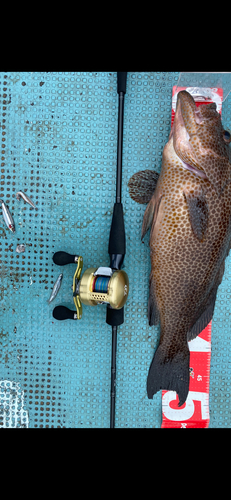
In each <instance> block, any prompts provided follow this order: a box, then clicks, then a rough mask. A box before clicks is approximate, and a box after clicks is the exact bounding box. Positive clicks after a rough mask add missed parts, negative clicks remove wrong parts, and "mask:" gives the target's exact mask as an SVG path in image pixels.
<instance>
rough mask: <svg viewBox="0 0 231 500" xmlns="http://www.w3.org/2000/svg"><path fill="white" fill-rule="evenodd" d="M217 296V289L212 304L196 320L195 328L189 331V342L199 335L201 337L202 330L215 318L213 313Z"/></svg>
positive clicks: (211, 300)
mask: <svg viewBox="0 0 231 500" xmlns="http://www.w3.org/2000/svg"><path fill="white" fill-rule="evenodd" d="M216 295H217V289H216V292H215V293H214V294H213V296H212V297H211V299H210V302H209V304H208V306H207V307H206V309H205V310H204V311H203V313H202V314H201V315H200V317H199V318H198V319H197V320H196V322H195V323H194V325H193V327H192V328H191V329H190V330H189V332H188V335H187V340H188V342H189V341H190V340H193V339H195V338H196V337H197V335H200V333H201V332H202V330H204V328H206V326H207V325H208V324H209V323H210V321H211V319H212V317H213V312H214V307H215V302H216Z"/></svg>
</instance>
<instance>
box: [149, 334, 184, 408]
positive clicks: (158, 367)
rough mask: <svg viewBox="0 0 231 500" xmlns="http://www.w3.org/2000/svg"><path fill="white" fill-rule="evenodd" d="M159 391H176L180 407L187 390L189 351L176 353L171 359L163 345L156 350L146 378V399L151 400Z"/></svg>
mask: <svg viewBox="0 0 231 500" xmlns="http://www.w3.org/2000/svg"><path fill="white" fill-rule="evenodd" d="M160 389H163V390H168V391H176V392H177V394H178V397H179V404H178V406H182V405H183V404H184V403H185V401H186V398H187V395H188V390H189V349H188V345H186V346H185V348H184V349H183V350H180V351H178V352H176V353H175V354H174V355H173V356H172V354H171V357H170V356H168V355H167V354H166V350H165V349H164V348H163V345H161V344H160V345H159V347H158V348H157V350H156V352H155V354H154V357H153V360H152V363H151V366H150V368H149V373H148V378H147V393H148V398H149V399H152V398H153V396H154V394H156V392H158V391H159V390H160Z"/></svg>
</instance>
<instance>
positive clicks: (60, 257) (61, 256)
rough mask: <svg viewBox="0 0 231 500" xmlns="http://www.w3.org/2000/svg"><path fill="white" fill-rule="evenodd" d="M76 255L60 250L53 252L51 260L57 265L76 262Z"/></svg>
mask: <svg viewBox="0 0 231 500" xmlns="http://www.w3.org/2000/svg"><path fill="white" fill-rule="evenodd" d="M76 257H77V258H78V255H71V254H70V253H67V252H62V251H60V252H56V253H54V255H53V262H54V264H56V265H57V266H66V264H74V263H76Z"/></svg>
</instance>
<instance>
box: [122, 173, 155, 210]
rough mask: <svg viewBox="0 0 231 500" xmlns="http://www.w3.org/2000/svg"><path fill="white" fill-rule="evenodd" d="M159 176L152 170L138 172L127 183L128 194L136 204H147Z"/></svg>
mask: <svg viewBox="0 0 231 500" xmlns="http://www.w3.org/2000/svg"><path fill="white" fill-rule="evenodd" d="M158 178H159V174H157V172H155V171H154V170H140V171H139V172H136V173H135V174H133V175H132V177H131V178H130V180H129V182H128V187H129V194H130V196H131V198H132V199H133V200H134V201H136V202H137V203H149V201H150V200H151V197H152V195H153V193H154V191H155V189H156V183H157V181H158Z"/></svg>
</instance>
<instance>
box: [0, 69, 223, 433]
mask: <svg viewBox="0 0 231 500" xmlns="http://www.w3.org/2000/svg"><path fill="white" fill-rule="evenodd" d="M178 76H179V74H178V73H128V77H127V93H126V96H125V112H124V147H123V188H122V202H123V207H124V217H125V230H126V244H127V251H126V256H125V261H124V270H125V271H126V272H127V273H128V276H129V281H130V292H129V297H128V301H127V303H126V306H125V321H124V323H123V325H121V326H120V327H119V328H118V347H117V379H116V384H117V386H116V387H117V392H116V421H115V425H116V427H156V428H158V427H160V425H161V393H160V392H159V393H158V394H156V395H155V396H154V398H153V400H149V399H148V398H147V394H146V379H147V373H148V369H149V365H150V362H151V359H152V356H153V352H154V349H155V348H156V345H157V342H158V338H159V328H158V327H156V328H154V327H149V326H148V321H147V302H148V279H149V272H150V262H149V247H148V237H146V238H145V240H144V242H143V243H141V241H140V231H141V224H142V219H143V213H144V210H145V206H140V205H138V204H136V203H135V202H133V201H132V200H131V199H130V197H129V194H128V188H127V184H128V180H129V178H130V177H131V175H132V174H133V173H134V172H137V171H138V170H140V169H145V168H149V169H152V168H155V169H157V170H158V171H159V170H160V166H161V157H162V151H163V147H164V145H165V143H166V141H167V138H168V135H169V131H170V124H171V95H172V87H173V85H176V83H177V81H178ZM210 78H211V86H214V85H215V82H214V81H213V76H212V75H211V76H210ZM230 87H231V83H230ZM0 116H1V118H0V124H1V167H0V168H1V174H0V175H1V183H0V198H1V199H3V200H4V201H5V203H6V204H7V205H8V206H9V209H10V211H11V213H12V214H13V217H14V221H15V225H16V232H15V234H12V233H10V231H9V230H8V229H7V228H6V226H5V224H4V221H3V217H2V213H1V212H0V266H1V275H0V427H16V426H19V427H23V426H26V427H32V428H33V427H109V413H110V365H111V327H110V326H108V325H107V324H106V322H105V317H106V309H105V307H104V306H97V307H92V308H91V307H87V306H83V317H82V319H81V320H80V321H78V322H74V321H70V320H69V321H66V322H58V321H56V320H54V319H53V316H52V310H53V308H54V307H55V306H56V305H58V304H64V305H66V306H69V307H71V308H72V309H73V308H74V305H73V302H72V289H71V286H72V279H73V273H74V270H75V266H73V265H69V266H66V267H64V268H60V267H59V266H55V265H54V264H53V261H52V256H53V253H54V252H56V251H58V250H65V251H67V252H70V253H72V254H74V253H77V254H80V255H82V256H83V261H84V270H85V269H87V268H88V267H91V266H99V265H109V256H108V251H107V248H108V237H109V230H110V225H111V217H112V210H113V204H114V201H115V179H116V155H117V117H118V96H117V80H116V73H100V72H99V73H90V72H89V73H62V72H60V73H49V72H48V73H29V72H28V73H23V72H22V73H4V72H2V73H0ZM222 117H223V123H224V125H225V126H226V127H229V128H231V95H229V96H228V97H227V99H226V101H225V102H224V104H223V111H222ZM18 190H22V191H24V192H26V193H27V194H28V196H29V197H30V198H31V199H32V200H33V202H34V203H35V204H36V206H37V208H38V209H37V210H34V209H33V208H31V207H30V206H29V205H28V204H24V202H23V201H18V200H17V199H16V197H15V194H16V192H17V191H18ZM18 243H24V244H25V245H26V251H25V253H21V254H18V253H16V246H17V244H18ZM61 271H62V272H63V275H64V276H63V283H62V286H61V289H60V292H59V294H58V295H57V297H56V299H55V300H54V302H52V303H51V304H50V305H48V303H47V300H48V299H49V296H50V293H51V290H52V287H53V284H54V282H55V280H56V278H57V276H58V274H59V273H60V272H61ZM230 313H231V257H230V256H229V257H228V259H227V260H226V270H225V275H224V278H223V281H222V284H221V286H220V287H219V292H218V298H217V302H216V307H215V313H214V318H213V323H212V355H211V374H210V427H230V426H231V411H230V409H231V402H230V398H231V366H230V362H229V360H230V356H231V321H230Z"/></svg>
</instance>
